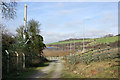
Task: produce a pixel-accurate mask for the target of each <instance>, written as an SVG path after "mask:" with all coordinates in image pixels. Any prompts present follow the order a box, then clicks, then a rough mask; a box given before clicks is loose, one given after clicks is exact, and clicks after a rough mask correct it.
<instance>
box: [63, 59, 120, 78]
mask: <svg viewBox="0 0 120 80" xmlns="http://www.w3.org/2000/svg"><path fill="white" fill-rule="evenodd" d="M116 61H118V60H117V59H113V60H106V61H101V62H92V63H91V64H89V65H86V64H84V63H79V64H76V65H72V66H70V65H69V64H65V66H66V67H65V68H66V69H67V70H68V71H72V72H73V73H74V74H77V75H78V74H79V75H80V76H79V77H80V78H92V77H93V78H118V67H120V66H117V65H119V64H118V62H116Z"/></svg>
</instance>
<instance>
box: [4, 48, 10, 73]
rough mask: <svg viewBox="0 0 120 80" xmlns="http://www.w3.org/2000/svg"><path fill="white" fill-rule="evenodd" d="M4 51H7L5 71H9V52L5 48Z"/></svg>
mask: <svg viewBox="0 0 120 80" xmlns="http://www.w3.org/2000/svg"><path fill="white" fill-rule="evenodd" d="M5 52H6V53H7V73H9V53H8V51H7V50H5Z"/></svg>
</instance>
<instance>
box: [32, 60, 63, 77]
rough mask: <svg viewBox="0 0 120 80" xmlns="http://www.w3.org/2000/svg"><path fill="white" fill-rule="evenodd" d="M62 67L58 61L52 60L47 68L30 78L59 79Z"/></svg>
mask: <svg viewBox="0 0 120 80" xmlns="http://www.w3.org/2000/svg"><path fill="white" fill-rule="evenodd" d="M62 68H63V65H62V63H61V61H60V60H53V61H52V62H51V63H50V65H49V66H47V67H45V68H43V69H40V70H38V71H37V72H36V73H35V74H33V75H32V76H30V78H44V77H45V78H60V77H61V74H62Z"/></svg>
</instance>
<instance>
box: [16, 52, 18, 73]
mask: <svg viewBox="0 0 120 80" xmlns="http://www.w3.org/2000/svg"><path fill="white" fill-rule="evenodd" d="M15 53H16V57H17V74H18V53H17V52H16V51H15Z"/></svg>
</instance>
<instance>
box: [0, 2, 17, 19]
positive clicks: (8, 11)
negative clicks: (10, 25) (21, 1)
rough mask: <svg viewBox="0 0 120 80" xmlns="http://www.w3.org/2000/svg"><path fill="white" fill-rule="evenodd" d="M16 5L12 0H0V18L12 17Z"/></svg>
mask: <svg viewBox="0 0 120 80" xmlns="http://www.w3.org/2000/svg"><path fill="white" fill-rule="evenodd" d="M16 6H17V3H16V2H15V1H13V0H10V1H9V2H5V0H2V1H0V10H1V12H2V18H5V19H14V18H15V16H16Z"/></svg>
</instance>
